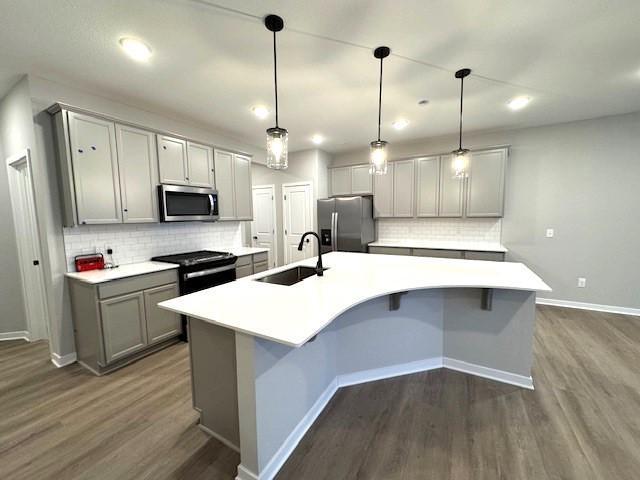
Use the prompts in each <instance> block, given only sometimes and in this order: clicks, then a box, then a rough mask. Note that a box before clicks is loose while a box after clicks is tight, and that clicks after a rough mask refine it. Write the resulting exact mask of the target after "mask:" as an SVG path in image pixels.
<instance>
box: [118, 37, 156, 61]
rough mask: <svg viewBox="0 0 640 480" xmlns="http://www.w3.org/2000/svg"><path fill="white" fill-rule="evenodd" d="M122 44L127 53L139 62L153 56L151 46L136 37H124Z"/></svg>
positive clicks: (121, 40)
mask: <svg viewBox="0 0 640 480" xmlns="http://www.w3.org/2000/svg"><path fill="white" fill-rule="evenodd" d="M120 46H121V47H122V49H123V50H124V51H125V52H126V54H127V55H129V56H130V57H131V58H133V59H134V60H137V61H139V62H146V61H147V60H149V58H150V57H151V47H149V45H147V44H146V43H144V42H142V41H140V40H138V39H136V38H131V37H122V38H121V39H120Z"/></svg>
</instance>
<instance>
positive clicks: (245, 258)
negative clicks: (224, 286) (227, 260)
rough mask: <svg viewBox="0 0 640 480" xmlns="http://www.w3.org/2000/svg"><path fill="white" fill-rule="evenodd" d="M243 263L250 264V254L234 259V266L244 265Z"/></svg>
mask: <svg viewBox="0 0 640 480" xmlns="http://www.w3.org/2000/svg"><path fill="white" fill-rule="evenodd" d="M245 265H251V255H244V256H242V257H238V260H237V261H236V267H244V266H245Z"/></svg>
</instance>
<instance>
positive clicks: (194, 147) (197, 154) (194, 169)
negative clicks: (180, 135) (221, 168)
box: [187, 142, 213, 188]
mask: <svg viewBox="0 0 640 480" xmlns="http://www.w3.org/2000/svg"><path fill="white" fill-rule="evenodd" d="M187 159H188V163H189V169H188V172H189V175H188V176H189V185H193V186H194V187H211V188H213V149H212V148H211V147H207V146H206V145H198V144H197V143H192V142H187Z"/></svg>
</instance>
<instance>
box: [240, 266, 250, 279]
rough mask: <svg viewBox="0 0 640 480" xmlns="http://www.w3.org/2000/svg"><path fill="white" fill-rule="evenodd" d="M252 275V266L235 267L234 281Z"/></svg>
mask: <svg viewBox="0 0 640 480" xmlns="http://www.w3.org/2000/svg"><path fill="white" fill-rule="evenodd" d="M249 275H253V265H251V264H249V265H243V266H241V267H237V266H236V279H238V278H242V277H248V276H249Z"/></svg>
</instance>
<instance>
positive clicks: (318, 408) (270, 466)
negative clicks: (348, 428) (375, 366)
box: [236, 379, 340, 480]
mask: <svg viewBox="0 0 640 480" xmlns="http://www.w3.org/2000/svg"><path fill="white" fill-rule="evenodd" d="M338 388H340V387H338V382H337V381H336V380H335V379H334V380H333V381H332V382H331V383H330V384H329V386H327V388H326V389H325V391H324V392H322V394H321V395H320V397H318V399H317V400H316V401H315V403H314V404H313V406H312V407H311V408H310V409H309V411H308V412H307V413H306V415H305V416H304V417H303V418H302V420H300V422H299V423H298V425H296V427H295V428H294V429H293V430H292V431H291V433H290V434H289V436H288V437H287V439H286V440H285V441H284V443H283V444H282V445H280V448H279V449H278V451H277V452H276V453H275V454H274V455H273V457H271V460H269V463H267V465H266V466H265V467H264V469H263V470H262V472H260V477H259V478H260V480H271V479H272V478H273V477H275V476H276V474H277V473H278V471H279V470H280V469H281V468H282V465H284V462H286V461H287V459H288V458H289V456H290V455H291V454H292V453H293V450H294V449H295V448H296V447H297V446H298V443H300V440H302V437H304V434H305V433H307V430H309V428H310V427H311V425H313V422H315V421H316V418H318V415H320V414H321V413H322V411H323V410H324V407H326V406H327V403H329V400H331V399H332V398H333V395H334V394H335V393H336V392H337V391H338ZM248 473H251V472H248ZM239 474H240V467H238V477H236V478H237V479H238V480H245V477H240V475H239ZM250 478H252V477H246V479H247V480H249V479H250ZM253 478H255V479H256V480H257V479H258V477H253Z"/></svg>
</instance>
